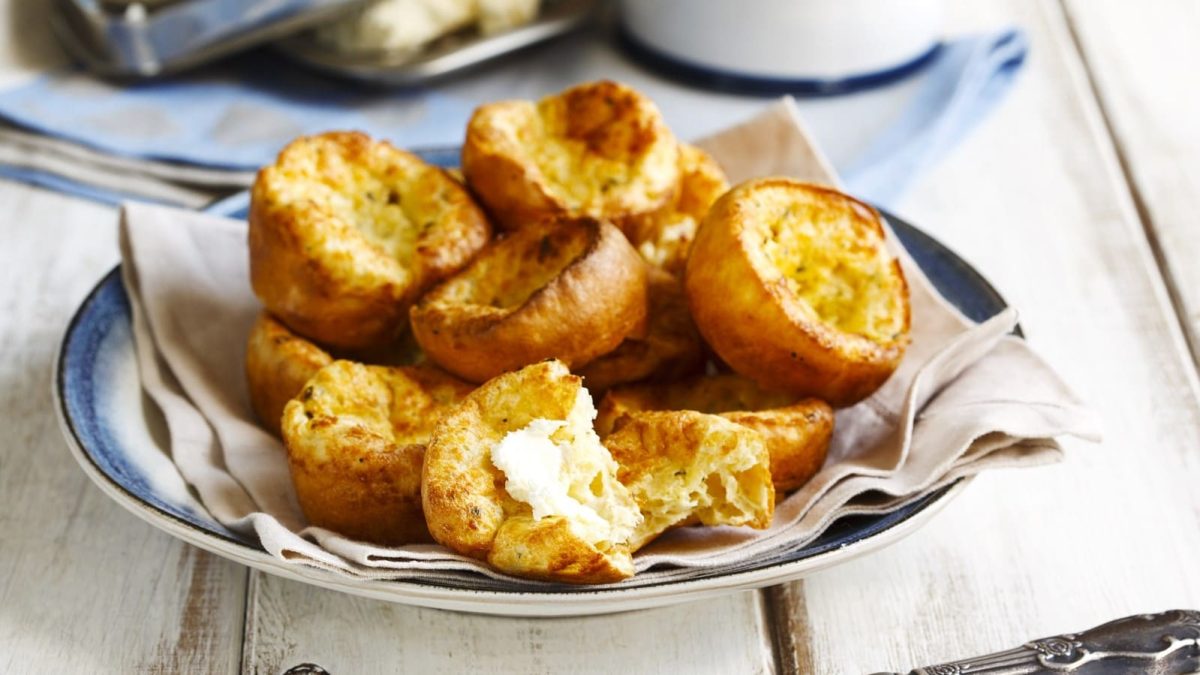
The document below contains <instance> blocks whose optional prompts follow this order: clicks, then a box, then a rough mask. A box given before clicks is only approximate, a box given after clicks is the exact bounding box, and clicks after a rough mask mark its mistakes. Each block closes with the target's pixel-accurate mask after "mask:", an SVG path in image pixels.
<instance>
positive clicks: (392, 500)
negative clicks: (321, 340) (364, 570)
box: [282, 361, 472, 546]
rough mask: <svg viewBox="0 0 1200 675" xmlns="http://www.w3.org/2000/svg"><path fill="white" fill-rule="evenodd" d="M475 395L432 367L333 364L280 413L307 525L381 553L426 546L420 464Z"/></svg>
mask: <svg viewBox="0 0 1200 675" xmlns="http://www.w3.org/2000/svg"><path fill="white" fill-rule="evenodd" d="M471 389H472V387H471V386H470V385H468V384H466V383H464V382H462V381H460V380H457V379H455V378H454V377H451V376H450V375H447V374H446V373H444V372H442V371H440V370H438V369H437V368H434V367H432V366H405V367H388V366H365V365H362V364H359V363H354V362H351V361H334V362H333V363H331V364H329V365H327V366H325V367H324V368H322V369H321V370H320V371H318V372H317V374H316V375H314V376H313V378H312V379H310V380H309V381H308V383H307V384H305V385H304V388H303V389H302V390H301V392H300V393H299V395H297V396H296V398H294V399H292V401H291V402H289V403H288V404H287V406H286V407H285V408H284V412H283V417H282V427H283V441H284V445H285V446H286V447H287V453H288V465H289V467H290V469H291V475H292V484H293V485H294V486H295V488H296V497H297V498H298V500H299V502H300V507H301V509H302V510H303V511H304V515H305V517H306V518H307V519H308V522H309V523H310V524H311V525H316V526H318V527H323V528H325V529H328V530H332V531H334V532H337V533H339V534H341V535H343V536H345V537H349V538H351V539H357V540H360V541H366V542H371V543H374V544H380V545H384V546H395V545H399V544H409V543H417V542H427V541H430V537H429V531H428V529H427V528H426V526H425V518H424V515H423V514H422V512H421V466H422V463H423V460H424V456H425V447H426V444H427V443H428V442H429V438H430V435H431V434H432V432H433V428H434V426H435V425H436V424H437V422H438V421H439V420H440V419H441V418H442V416H443V415H444V414H445V413H446V411H447V410H449V409H450V408H451V406H452V405H453V404H455V403H457V402H458V401H460V400H462V399H463V398H464V397H466V395H467V394H468V393H470V391H471Z"/></svg>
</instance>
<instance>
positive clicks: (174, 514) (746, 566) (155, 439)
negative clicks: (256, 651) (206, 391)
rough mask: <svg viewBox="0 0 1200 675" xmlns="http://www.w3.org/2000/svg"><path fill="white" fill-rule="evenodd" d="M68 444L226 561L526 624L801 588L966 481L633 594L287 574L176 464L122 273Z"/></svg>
mask: <svg viewBox="0 0 1200 675" xmlns="http://www.w3.org/2000/svg"><path fill="white" fill-rule="evenodd" d="M888 219H889V220H890V221H891V223H892V226H893V228H894V229H895V231H896V234H897V235H898V236H899V237H900V239H901V241H903V242H904V245H905V246H906V247H907V248H908V250H909V252H910V253H911V254H912V256H913V258H914V259H915V260H916V261H917V263H918V264H919V265H920V266H921V268H922V269H923V270H924V271H925V273H926V274H927V275H928V276H929V278H930V279H931V280H932V281H933V283H934V285H936V286H937V287H938V289H939V290H940V291H941V292H942V294H943V295H945V296H946V298H947V299H948V300H949V301H950V302H952V303H953V304H954V305H956V306H957V307H958V308H959V309H960V310H962V311H963V313H965V314H966V315H967V316H969V317H971V318H972V319H975V320H983V319H986V318H988V317H990V316H992V315H993V314H995V313H997V312H998V311H1000V310H1001V309H1002V308H1003V307H1004V306H1005V305H1004V301H1003V300H1002V299H1001V298H1000V296H999V295H998V294H997V293H996V291H995V290H994V289H993V288H992V287H991V286H990V285H989V284H988V283H987V281H985V280H984V279H983V277H981V276H980V275H979V274H978V273H977V272H975V271H974V270H973V269H972V268H971V267H970V266H969V265H968V264H967V263H965V262H964V261H963V260H962V259H961V258H959V257H958V256H956V255H955V254H954V253H952V252H951V251H949V250H948V249H946V248H945V247H944V246H942V245H941V244H939V243H938V242H937V241H935V240H933V239H932V238H930V237H929V236H928V235H925V234H923V233H922V232H921V231H920V230H918V229H916V228H915V227H913V226H911V225H908V224H906V223H904V222H903V221H901V220H899V219H897V218H894V217H891V216H889V217H888ZM54 387H55V394H56V397H57V401H58V412H59V415H60V419H61V422H62V426H63V431H64V433H65V435H66V437H67V441H68V443H69V445H70V447H71V451H72V452H73V453H74V456H75V459H76V460H77V461H78V462H79V465H80V466H81V467H83V470H84V472H86V473H87V475H88V476H89V477H90V478H91V479H92V480H93V481H94V482H95V483H96V484H97V485H98V486H100V488H101V489H102V490H103V491H104V492H105V493H106V494H107V495H108V496H110V497H112V499H113V500H114V501H116V502H117V503H118V504H120V505H121V506H123V507H125V508H126V509H128V510H129V511H131V512H132V513H133V514H134V515H136V516H138V517H140V518H142V519H143V520H145V521H147V522H149V523H150V524H151V525H154V526H155V527H157V528H159V529H162V530H165V531H166V532H169V533H170V534H172V535H174V536H176V537H179V538H180V539H183V540H184V541H187V542H189V543H191V544H195V545H196V546H199V547H200V548H203V549H205V550H208V551H211V552H213V553H216V554H217V555H220V556H223V557H226V558H229V559H231V560H236V561H238V562H240V563H243V564H245V565H249V566H251V567H254V568H256V569H260V570H263V571H266V572H270V573H272V574H278V575H280V576H284V577H288V578H292V579H299V580H301V581H304V582H307V583H311V584H314V585H317V586H323V587H326V588H333V589H337V590H340V591H344V592H347V593H353V594H356V595H363V596H368V597H372V598H379V599H382V600H389V601H392V602H402V603H408V604H413V605H421V606H427V607H438V608H444V609H453V610H460V611H470V612H482V613H491V614H508V615H522V616H561V615H581V614H600V613H605V612H615V611H624V610H631V609H639V608H645V607H654V606H659V605H667V604H671V603H676V602H683V601H687V600H694V599H698V598H702V597H706V596H710V595H716V594H719V593H726V592H730V591H734V590H739V589H746V588H755V587H759V586H767V585H771V584H777V583H780V582H783V581H787V580H791V579H797V578H799V577H802V576H804V575H806V574H808V573H810V572H813V571H815V570H818V569H822V568H825V567H829V566H830V565H834V564H837V563H841V562H844V561H846V560H849V559H851V558H854V557H857V556H859V555H862V554H864V553H867V552H869V551H873V550H876V549H879V548H881V547H883V546H886V545H887V544H890V543H892V542H894V541H896V540H898V539H900V538H901V537H903V536H905V535H906V534H908V533H910V532H912V531H913V530H915V529H916V528H917V527H919V526H921V525H922V524H923V523H924V522H926V521H927V520H928V519H929V518H930V517H931V516H932V515H933V514H934V513H935V512H937V511H938V510H939V509H940V508H941V507H942V506H943V505H944V504H946V502H948V501H949V500H950V499H951V498H952V497H953V496H954V495H955V494H957V493H958V492H959V491H960V490H962V488H963V487H964V486H965V484H966V482H965V481H959V482H958V483H956V484H954V485H951V486H949V487H947V488H944V489H942V490H940V491H938V492H935V493H933V494H931V495H929V496H927V497H925V498H924V499H921V500H919V501H917V502H915V503H911V504H908V505H905V506H903V507H900V508H898V509H896V510H894V511H891V512H889V513H886V514H883V515H872V516H853V517H847V518H843V519H841V520H839V521H837V522H835V523H834V524H833V525H832V526H831V527H830V528H829V529H828V530H827V531H826V532H825V533H824V534H823V535H822V536H821V537H820V538H818V539H817V540H816V541H814V542H812V543H811V544H810V545H808V546H807V547H805V548H803V549H801V550H799V551H794V552H791V553H787V554H784V555H779V556H775V557H766V558H760V559H755V560H752V561H748V562H744V563H741V564H739V565H737V566H730V567H726V568H719V569H714V570H710V571H708V572H707V573H706V574H705V575H704V576H702V577H700V578H693V579H689V580H687V581H677V582H664V583H659V584H654V585H649V586H640V587H635V588H605V587H580V588H575V587H566V588H564V587H561V586H554V587H547V588H546V589H545V590H541V589H537V590H529V589H528V587H522V588H521V589H520V590H515V589H514V588H512V587H510V586H506V585H505V584H504V583H503V582H500V581H496V580H494V579H489V578H486V577H483V576H482V575H478V576H476V575H462V574H458V575H454V576H447V577H446V578H445V579H444V580H438V581H437V582H429V581H366V580H353V579H346V578H343V577H339V576H336V575H334V574H332V573H326V572H322V571H319V570H310V569H307V568H301V567H298V566H291V565H285V564H283V563H280V562H279V561H277V560H276V559H274V558H273V557H271V556H270V555H268V554H267V553H266V552H265V551H264V550H263V549H262V548H261V547H260V546H259V544H258V542H257V541H256V540H255V539H253V538H252V537H247V536H245V535H242V534H240V533H237V532H233V531H231V530H229V529H226V528H225V527H223V526H222V525H221V524H220V523H218V522H216V521H215V520H213V518H212V517H211V516H209V515H208V513H207V512H206V511H205V509H204V508H203V507H202V506H201V505H200V504H199V503H198V502H197V501H196V499H195V497H194V496H193V495H192V493H191V492H190V491H189V489H188V487H187V485H186V484H185V483H184V481H183V479H182V478H181V477H180V475H179V473H178V472H177V471H176V470H175V467H174V465H173V464H172V463H171V461H170V459H169V457H168V456H167V450H166V448H167V445H166V439H167V432H166V428H165V425H164V423H163V421H162V419H161V416H160V414H159V412H158V410H157V409H156V408H155V406H154V405H153V403H151V402H150V401H149V400H148V399H146V398H145V397H144V396H143V394H142V392H141V388H140V385H139V382H138V374H137V366H136V363H135V360H134V352H133V339H132V334H131V324H130V308H129V299H128V297H127V296H126V294H125V288H124V286H123V284H122V282H121V276H120V274H119V269H114V270H113V271H112V272H110V273H109V274H108V275H107V276H105V277H104V278H103V279H102V280H101V281H100V283H99V284H97V286H96V288H95V289H94V290H93V291H92V292H91V294H89V295H88V297H87V299H85V300H84V302H83V304H82V306H81V307H80V308H79V310H78V311H77V312H76V313H75V316H74V318H73V319H72V320H71V323H70V325H69V326H68V328H67V332H66V335H65V336H64V337H63V342H62V346H61V348H60V352H59V357H58V361H57V363H56V371H55V378H54Z"/></svg>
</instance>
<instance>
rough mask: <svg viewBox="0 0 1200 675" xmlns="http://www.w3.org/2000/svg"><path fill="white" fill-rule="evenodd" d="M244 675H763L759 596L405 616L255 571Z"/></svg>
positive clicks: (765, 648) (394, 608) (766, 661)
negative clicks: (565, 613)
mask: <svg viewBox="0 0 1200 675" xmlns="http://www.w3.org/2000/svg"><path fill="white" fill-rule="evenodd" d="M251 574H252V575H253V576H252V581H251V583H250V598H251V599H250V605H249V608H248V611H247V617H248V618H247V622H246V647H245V652H244V655H243V671H244V672H248V673H278V672H281V671H283V670H286V669H288V668H291V667H293V666H295V665H297V664H300V663H316V664H320V665H321V666H322V667H324V668H325V669H327V670H329V671H330V672H331V673H336V674H339V675H340V674H341V673H362V674H368V673H397V672H403V673H461V672H481V673H512V674H513V675H517V674H525V673H567V672H571V673H714V674H717V673H769V672H774V664H773V655H772V650H771V644H770V642H769V640H768V639H767V637H766V636H767V632H766V631H765V630H764V626H765V622H764V617H763V609H764V608H763V607H762V605H761V603H760V600H759V598H760V595H759V593H758V592H755V591H751V592H745V593H737V594H734V595H727V596H724V597H721V598H718V599H716V600H706V601H701V602H693V603H688V604H684V605H677V606H675V607H666V608H662V609H653V610H643V611H637V612H628V613H624V614H615V615H609V616H599V617H580V618H565V619H513V618H505V617H489V616H476V615H466V614H454V613H451V612H444V611H440V610H434V609H421V608H417V607H407V606H404V605H397V604H392V603H387V602H382V601H378V600H368V599H365V598H358V597H353V596H350V595H345V594H343V593H338V592H335V591H327V590H324V589H318V588H313V587H311V586H307V585H304V584H300V583H297V582H294V581H288V580H286V579H281V578H279V577H274V576H271V575H268V574H262V573H259V572H252V573H251Z"/></svg>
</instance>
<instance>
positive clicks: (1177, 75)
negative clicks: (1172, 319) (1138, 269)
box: [1066, 0, 1200, 357]
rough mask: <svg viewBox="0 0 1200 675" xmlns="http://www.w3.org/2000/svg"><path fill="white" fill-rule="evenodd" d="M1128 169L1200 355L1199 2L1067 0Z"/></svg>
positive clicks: (1123, 164)
mask: <svg viewBox="0 0 1200 675" xmlns="http://www.w3.org/2000/svg"><path fill="white" fill-rule="evenodd" d="M1066 7H1067V14H1068V16H1069V17H1070V20H1071V27H1072V28H1073V31H1074V35H1075V38H1076V40H1077V42H1078V44H1079V46H1080V48H1081V49H1082V51H1083V54H1084V56H1085V57H1086V59H1085V61H1084V62H1085V64H1086V66H1087V71H1088V74H1089V75H1090V77H1091V81H1092V83H1093V85H1094V87H1095V89H1096V92H1097V93H1098V95H1099V101H1100V104H1101V109H1102V110H1103V112H1104V114H1105V119H1106V121H1107V123H1108V125H1109V130H1110V131H1111V132H1112V134H1113V137H1114V139H1115V140H1116V145H1117V150H1118V152H1119V156H1120V159H1121V167H1122V170H1123V171H1124V172H1125V173H1126V174H1127V177H1128V178H1129V180H1130V188H1131V191H1132V194H1133V197H1134V200H1135V203H1136V204H1137V206H1138V208H1139V215H1140V216H1141V218H1142V220H1143V224H1144V225H1145V227H1146V232H1147V236H1148V238H1149V240H1150V243H1151V245H1152V247H1153V249H1154V253H1155V256H1156V258H1157V259H1158V261H1159V263H1160V264H1161V265H1162V267H1163V270H1164V272H1165V273H1166V275H1167V283H1168V288H1169V289H1170V291H1171V295H1172V299H1173V300H1174V301H1175V304H1176V309H1177V310H1178V311H1179V315H1180V318H1181V319H1182V320H1183V321H1184V327H1185V330H1186V332H1187V334H1188V337H1189V340H1190V342H1191V347H1192V355H1193V357H1200V265H1197V264H1196V261H1197V260H1200V216H1198V215H1197V214H1200V122H1198V120H1200V80H1198V79H1197V73H1196V70H1197V67H1200V39H1198V36H1200V3H1196V2H1187V1H1183V2H1163V1H1161V0H1160V1H1156V2H1124V1H1122V0H1067V2H1066Z"/></svg>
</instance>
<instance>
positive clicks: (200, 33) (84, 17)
mask: <svg viewBox="0 0 1200 675" xmlns="http://www.w3.org/2000/svg"><path fill="white" fill-rule="evenodd" d="M363 3H364V0H167V1H162V0H159V1H155V2H124V3H116V2H112V1H98V0H56V2H55V8H54V9H55V11H53V12H51V21H52V23H53V26H54V32H55V34H56V35H57V36H58V38H59V41H60V42H61V43H62V44H63V47H64V48H65V49H66V50H67V51H68V52H69V53H70V54H71V55H72V56H73V57H75V58H76V59H77V60H78V61H80V62H81V63H83V65H84V66H86V67H87V68H88V69H89V70H92V71H94V72H96V73H99V74H101V75H109V76H118V77H153V76H156V75H162V74H164V73H168V72H175V71H178V70H182V69H184V68H189V67H192V66H196V65H199V64H201V63H204V62H207V61H211V60H213V59H215V58H217V57H220V56H223V55H225V54H230V53H232V52H235V51H238V50H240V49H246V48H248V47H251V46H254V45H256V44H262V43H264V42H269V41H271V40H275V39H277V38H280V37H282V36H284V35H288V34H290V33H294V32H296V31H298V30H302V29H304V28H307V27H309V26H312V25H315V24H317V23H320V22H321V21H323V20H325V19H328V18H330V17H332V16H334V15H336V14H339V13H342V12H345V11H346V10H347V9H353V8H354V7H355V6H357V5H361V4H363Z"/></svg>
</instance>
